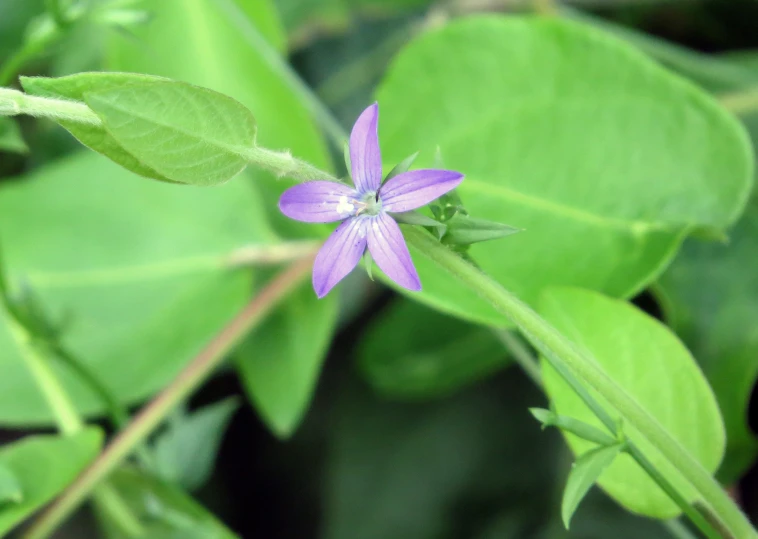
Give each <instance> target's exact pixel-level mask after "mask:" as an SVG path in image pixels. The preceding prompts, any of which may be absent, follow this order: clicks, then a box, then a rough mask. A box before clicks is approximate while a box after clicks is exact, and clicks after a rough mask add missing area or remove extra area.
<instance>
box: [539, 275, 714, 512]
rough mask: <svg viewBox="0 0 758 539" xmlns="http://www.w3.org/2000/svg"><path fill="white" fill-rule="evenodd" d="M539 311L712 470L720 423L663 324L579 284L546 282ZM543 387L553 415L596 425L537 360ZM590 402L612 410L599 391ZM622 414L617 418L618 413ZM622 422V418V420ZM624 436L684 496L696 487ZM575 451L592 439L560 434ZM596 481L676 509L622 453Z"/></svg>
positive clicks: (694, 369) (630, 431)
mask: <svg viewBox="0 0 758 539" xmlns="http://www.w3.org/2000/svg"><path fill="white" fill-rule="evenodd" d="M540 312H541V314H542V315H543V316H544V317H545V318H546V319H547V320H548V321H549V322H551V323H552V324H553V325H554V326H555V328H556V329H557V330H558V331H560V332H561V333H563V334H564V335H565V336H566V337H568V338H569V339H570V340H571V341H573V342H574V343H575V344H576V345H577V346H578V347H579V348H580V349H581V350H582V351H583V352H585V353H587V354H589V355H591V357H593V358H594V359H595V360H596V361H597V362H598V363H599V365H600V366H601V367H602V368H603V369H604V370H605V372H606V373H607V374H608V376H610V377H611V378H612V379H613V380H614V381H615V382H616V383H618V384H619V385H621V386H622V387H623V388H624V389H625V390H626V391H627V392H628V393H629V394H630V395H632V396H633V397H634V398H635V399H636V400H637V402H638V403H639V404H640V405H641V406H642V407H644V408H645V409H646V410H647V412H648V413H649V414H650V415H651V416H652V417H654V418H655V419H656V420H657V421H658V422H659V423H660V424H661V425H662V426H663V427H664V428H666V429H667V430H668V432H669V433H670V434H671V435H672V436H673V437H674V438H675V439H676V440H678V441H679V443H680V444H681V445H682V446H683V447H684V448H686V449H687V450H688V451H689V452H690V453H691V454H692V455H693V456H694V457H695V458H696V459H697V460H698V461H700V463H701V464H702V465H703V467H704V468H705V469H707V470H709V471H711V472H712V471H715V470H716V468H717V467H718V465H719V463H720V462H721V458H722V456H723V453H724V445H725V440H724V425H723V422H722V420H721V416H720V414H719V409H718V405H717V403H716V399H715V397H714V396H713V392H712V391H711V389H710V387H709V386H708V382H707V381H706V380H705V377H704V376H703V373H702V372H701V371H700V369H699V368H698V366H697V364H696V363H695V360H694V359H693V358H692V356H691V355H690V353H689V352H688V351H687V349H686V348H685V347H684V345H683V344H682V343H681V342H680V341H679V340H678V339H677V338H676V336H675V335H674V334H673V333H672V332H671V331H670V330H669V329H668V328H667V327H666V326H664V325H663V324H661V323H660V322H658V321H657V320H655V319H654V318H651V317H650V316H648V315H647V314H645V313H643V312H642V311H640V310H638V309H637V308H636V307H634V306H632V305H630V304H628V303H626V302H623V301H620V300H615V299H610V298H607V297H604V296H602V295H601V294H598V293H597V292H590V291H587V290H580V289H571V288H551V289H548V290H547V291H545V292H544V293H543V295H542V298H541V299H540ZM543 379H544V382H545V389H546V390H547V393H548V395H550V398H551V400H552V402H553V404H554V406H555V408H556V410H557V412H558V413H560V414H563V415H566V416H570V417H573V418H576V419H579V420H581V421H584V422H586V423H589V424H590V425H595V426H597V427H598V428H603V427H602V424H601V423H600V421H599V420H598V419H597V418H596V417H595V415H594V414H593V413H592V412H591V411H590V409H589V408H588V407H587V406H586V405H585V404H584V402H583V401H582V400H581V399H580V398H579V397H578V396H577V395H576V393H574V391H573V390H572V389H571V388H570V387H569V386H568V384H566V383H565V382H564V381H563V379H562V378H561V377H560V376H559V375H558V373H557V372H555V371H554V370H553V369H552V368H550V367H549V365H548V364H547V363H546V362H545V361H544V360H543ZM595 397H596V398H597V400H598V401H599V402H600V403H601V404H602V405H603V406H604V407H605V408H606V409H609V411H612V413H617V412H615V411H613V409H612V408H609V405H608V404H607V403H606V402H605V400H604V399H602V398H601V397H600V396H599V395H595ZM621 419H622V420H623V419H624V418H623V417H621ZM625 425H626V422H625ZM624 434H625V435H626V436H627V437H628V438H629V439H630V440H631V441H633V442H634V443H635V444H637V445H638V446H639V448H640V449H641V450H642V452H643V453H644V454H645V455H646V456H647V457H648V458H649V459H650V461H651V462H652V463H653V465H654V466H655V467H656V468H657V469H658V470H659V471H660V472H661V473H662V474H663V476H664V477H666V478H667V479H668V480H669V481H670V482H671V483H672V484H673V485H674V486H675V487H676V488H677V490H679V491H680V492H681V493H682V494H683V496H684V497H685V498H687V499H688V500H694V499H695V497H696V493H695V491H694V490H693V488H692V487H691V486H690V485H689V483H687V482H686V481H685V480H684V479H683V478H682V477H681V475H680V474H679V472H678V471H676V469H675V468H674V467H673V466H672V465H671V464H670V463H669V462H668V461H667V460H666V459H665V458H664V457H663V456H662V455H661V454H660V453H659V452H658V451H657V450H656V449H654V447H653V446H652V444H650V442H648V441H647V439H646V438H644V437H643V436H642V435H641V434H640V433H639V432H637V431H636V430H635V429H634V428H633V427H631V426H625V427H624ZM566 438H567V441H568V443H569V445H570V446H571V449H572V450H573V451H574V453H575V454H581V453H584V452H585V451H587V450H588V449H590V448H591V447H594V444H593V443H591V442H587V441H585V440H581V439H579V438H577V437H576V436H574V435H567V436H566ZM599 484H600V486H601V487H602V488H603V489H604V490H605V491H606V492H607V493H608V494H610V495H611V496H612V497H613V498H615V499H616V500H617V501H618V502H619V503H620V504H622V505H623V506H624V507H626V508H627V509H629V510H631V511H633V512H635V513H640V514H643V515H647V516H651V517H654V518H672V517H674V516H676V515H678V514H679V508H678V507H677V506H676V505H675V504H674V502H672V501H671V500H670V499H669V498H668V496H667V495H666V494H665V493H664V492H663V491H662V490H661V489H660V488H659V487H658V486H657V485H656V484H655V483H653V480H652V479H650V477H648V475H647V474H646V473H645V472H643V471H642V469H640V468H639V466H638V465H637V464H636V463H635V462H634V461H633V460H632V459H631V457H628V456H622V457H620V458H619V459H618V460H616V461H615V462H614V463H613V464H612V465H611V466H610V467H609V468H608V470H607V471H606V473H604V474H603V477H602V478H601V479H600V483H599Z"/></svg>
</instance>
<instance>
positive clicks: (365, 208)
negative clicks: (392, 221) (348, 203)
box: [354, 191, 382, 217]
mask: <svg viewBox="0 0 758 539" xmlns="http://www.w3.org/2000/svg"><path fill="white" fill-rule="evenodd" d="M354 202H355V204H356V205H357V206H358V211H357V212H355V215H360V214H362V213H363V214H366V215H370V216H372V217H373V216H374V215H379V214H380V213H381V211H382V201H381V199H379V196H378V195H377V193H376V191H369V192H368V193H366V194H364V195H363V196H362V197H361V199H360V200H355V201H354Z"/></svg>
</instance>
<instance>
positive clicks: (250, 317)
mask: <svg viewBox="0 0 758 539" xmlns="http://www.w3.org/2000/svg"><path fill="white" fill-rule="evenodd" d="M314 256H315V253H311V255H309V256H306V257H304V258H302V259H300V260H298V261H296V262H294V263H293V264H292V265H291V266H290V267H289V268H287V269H286V270H285V271H283V272H282V273H280V274H279V275H278V276H277V277H275V278H274V279H273V280H272V281H271V282H270V283H269V284H268V285H266V287H265V288H264V289H263V290H262V291H261V292H260V293H259V294H258V295H257V296H256V297H255V298H253V300H252V301H251V302H250V303H248V305H247V306H246V307H245V308H244V309H243V310H242V311H241V312H240V313H239V314H238V315H237V316H236V317H235V318H234V319H232V320H231V321H230V322H229V324H227V326H226V327H225V328H224V329H223V330H222V331H221V332H220V333H219V334H218V335H217V336H216V337H215V338H214V339H213V340H212V341H211V342H210V343H208V345H207V346H206V347H205V348H204V349H203V350H202V351H201V352H200V353H199V354H198V355H197V356H196V357H195V359H193V360H192V361H191V362H190V363H189V365H187V367H185V368H184V370H183V371H182V372H181V373H180V374H179V375H178V376H177V377H176V378H175V379H174V381H173V382H172V383H171V384H170V385H169V386H168V387H167V388H166V389H164V390H163V391H162V392H161V393H160V394H159V395H158V396H157V397H155V399H153V400H152V401H151V402H150V403H149V404H148V405H147V406H145V407H144V408H143V409H142V411H141V412H140V413H139V414H138V415H137V416H136V417H135V418H134V420H133V421H132V423H131V424H130V425H129V426H128V427H127V428H126V429H124V430H123V431H121V432H120V433H119V434H118V435H117V436H116V437H115V438H114V439H113V441H112V442H111V443H110V444H109V445H108V447H107V448H106V449H105V451H103V453H102V454H101V455H100V456H99V457H98V459H97V460H96V461H95V462H94V463H93V464H92V465H91V466H90V467H89V468H87V469H86V470H85V471H84V472H83V473H82V474H81V475H80V476H79V477H78V478H77V480H76V481H75V482H74V483H73V484H72V485H70V486H69V488H68V489H66V491H65V492H64V493H63V494H62V495H61V496H60V498H58V500H56V501H55V502H54V503H53V504H52V505H51V506H50V507H49V508H48V509H47V510H46V511H45V512H44V513H43V514H42V515H41V516H40V517H39V519H38V520H37V521H36V522H35V523H34V524H33V525H32V527H31V528H30V529H29V531H28V532H27V533H26V535H25V536H24V537H26V539H42V538H45V537H48V536H49V535H50V534H51V533H52V532H53V531H54V530H55V529H56V528H57V527H58V525H59V524H60V523H61V522H63V520H65V519H66V517H67V516H68V515H69V514H71V512H72V511H74V510H75V509H76V508H77V507H78V506H79V504H80V503H81V502H82V501H83V500H84V499H85V498H86V497H87V496H88V495H89V493H90V492H92V490H93V488H95V487H96V486H97V485H98V484H100V482H101V481H103V480H104V479H105V478H106V477H107V476H108V475H109V474H110V473H111V472H112V471H113V470H114V469H115V468H116V467H117V466H118V465H119V464H120V463H121V462H122V461H123V460H124V458H125V457H126V456H127V455H129V454H130V453H131V452H132V450H133V449H134V447H135V446H137V444H139V443H140V442H142V441H143V440H144V439H145V438H146V437H147V436H148V435H149V434H150V433H152V432H153V430H155V428H156V427H157V426H158V425H160V424H161V422H162V421H163V419H164V418H165V417H166V415H167V414H168V413H169V412H171V410H173V409H174V408H175V407H176V406H177V404H179V403H180V402H181V401H182V400H184V399H185V398H187V396H189V395H190V394H191V393H192V392H193V391H194V390H195V389H197V388H198V387H199V386H200V385H201V384H202V383H203V382H205V380H206V379H207V378H208V377H209V376H210V375H211V373H212V372H213V371H214V370H215V369H216V367H218V365H219V364H221V362H222V361H223V360H224V358H225V357H226V355H227V353H228V352H230V351H231V350H232V349H233V348H234V346H236V345H237V343H239V342H240V340H242V339H243V338H244V337H245V335H247V334H248V333H249V332H250V330H252V329H253V328H254V327H255V326H256V325H257V324H258V323H259V322H260V321H261V320H262V319H263V317H264V316H265V315H266V314H268V313H269V312H270V311H271V310H272V309H273V308H274V307H275V306H276V305H277V304H278V303H279V302H280V301H281V300H282V299H284V298H285V297H286V296H287V295H288V294H289V293H290V292H292V291H293V290H294V289H295V287H297V286H298V285H299V284H300V283H301V282H302V281H303V279H304V278H305V277H306V276H307V275H308V272H309V270H310V267H311V265H312V264H313V258H314Z"/></svg>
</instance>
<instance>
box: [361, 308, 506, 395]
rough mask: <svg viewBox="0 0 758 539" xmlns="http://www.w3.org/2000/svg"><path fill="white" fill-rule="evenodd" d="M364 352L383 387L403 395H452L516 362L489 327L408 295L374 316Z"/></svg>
mask: <svg viewBox="0 0 758 539" xmlns="http://www.w3.org/2000/svg"><path fill="white" fill-rule="evenodd" d="M358 358H359V362H360V367H361V371H362V373H363V375H364V377H365V378H366V380H367V381H368V382H369V383H370V384H371V385H372V386H373V387H374V388H375V389H376V390H377V391H380V392H381V393H384V394H386V395H389V396H393V397H401V398H431V397H439V396H441V395H446V394H449V393H452V392H454V391H456V390H458V389H460V388H462V387H464V386H466V385H468V384H471V383H472V382H474V381H476V380H478V379H481V378H483V377H485V376H487V375H490V374H492V373H493V372H495V371H497V370H499V369H502V368H503V367H505V366H506V365H509V364H510V359H509V358H508V357H507V355H506V353H505V351H504V349H503V346H502V344H500V342H499V341H498V340H497V338H496V337H495V336H494V335H493V334H492V331H490V330H489V329H487V328H484V327H481V326H475V325H473V324H469V323H466V322H462V321H460V320H458V319H456V318H453V317H451V316H447V315H444V314H442V313H439V312H437V311H434V310H432V309H429V308H428V307H425V306H424V305H420V304H418V303H415V302H411V301H407V300H399V301H397V302H395V303H394V304H393V305H391V306H390V307H388V308H387V309H386V311H385V312H383V313H381V314H380V315H379V316H377V317H376V318H375V319H374V320H373V322H372V324H371V325H370V326H369V327H368V328H367V330H366V335H365V337H364V338H363V342H362V343H361V347H360V349H359V352H358Z"/></svg>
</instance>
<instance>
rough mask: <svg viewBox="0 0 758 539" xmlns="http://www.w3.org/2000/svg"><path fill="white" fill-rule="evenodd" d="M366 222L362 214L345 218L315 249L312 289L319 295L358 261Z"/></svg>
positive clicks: (364, 243) (362, 249) (364, 240)
mask: <svg viewBox="0 0 758 539" xmlns="http://www.w3.org/2000/svg"><path fill="white" fill-rule="evenodd" d="M367 224H368V219H366V218H365V217H358V218H355V217H354V218H352V219H348V220H347V221H345V222H344V223H342V224H341V225H340V226H338V227H337V230H335V231H334V232H332V235H331V236H329V239H327V240H326V242H325V243H324V245H323V246H322V247H321V249H320V250H319V252H318V254H317V255H316V260H315V262H314V263H313V289H314V290H315V291H316V295H317V296H318V297H319V298H323V297H324V296H325V295H327V294H328V293H329V291H330V290H331V289H332V288H334V285H336V284H337V283H338V282H340V281H341V280H342V279H343V278H344V277H345V276H346V275H347V274H348V273H350V272H351V271H353V268H354V267H355V266H356V265H357V264H358V262H359V261H360V260H361V256H363V252H364V251H365V250H366V225H367Z"/></svg>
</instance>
